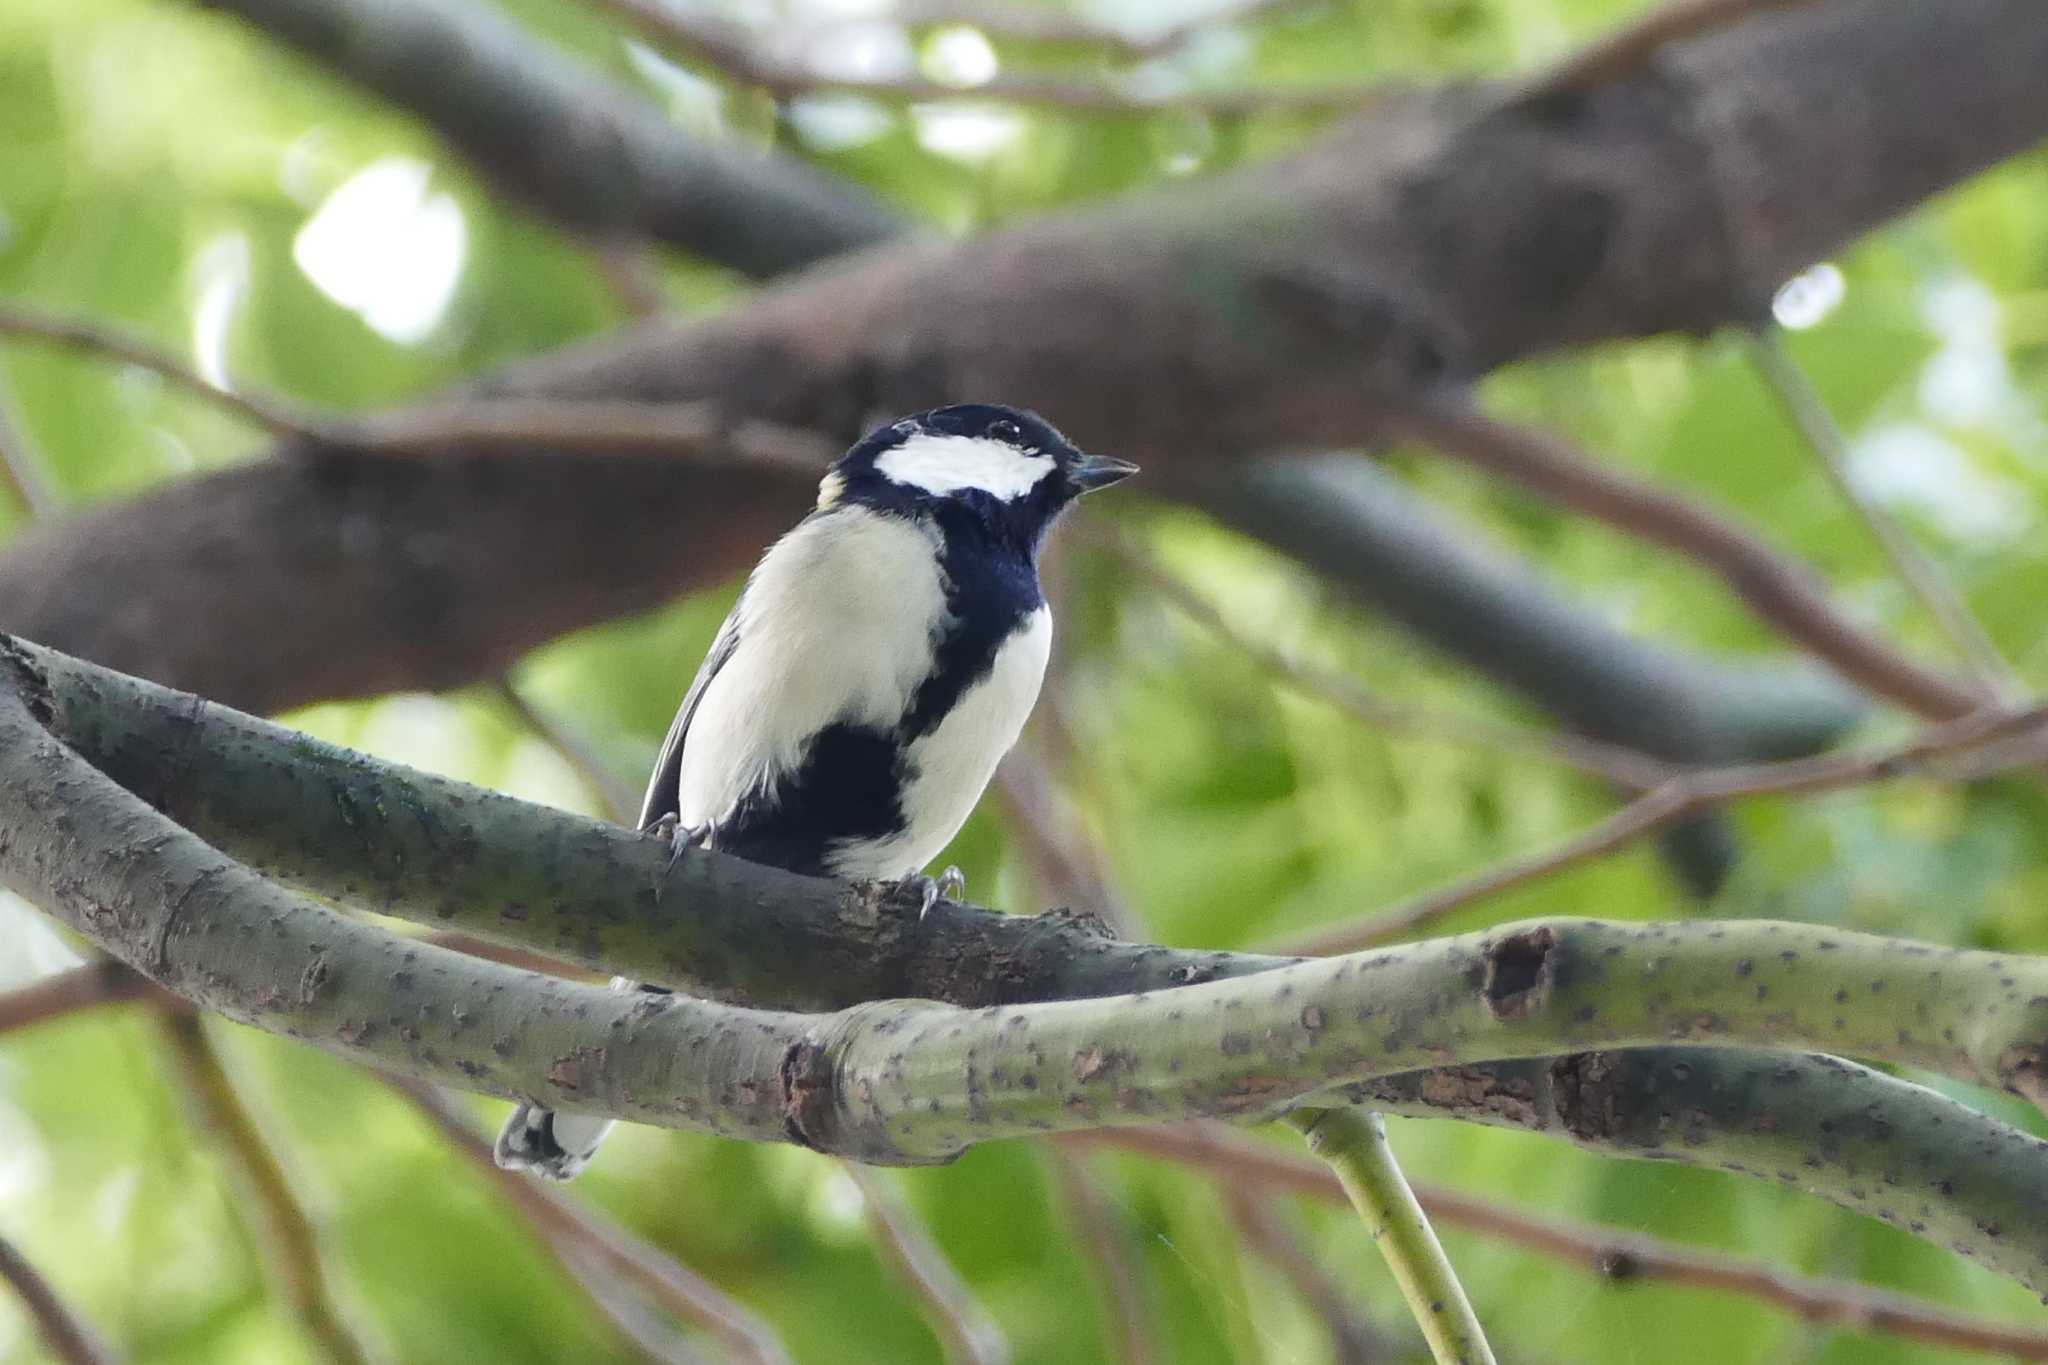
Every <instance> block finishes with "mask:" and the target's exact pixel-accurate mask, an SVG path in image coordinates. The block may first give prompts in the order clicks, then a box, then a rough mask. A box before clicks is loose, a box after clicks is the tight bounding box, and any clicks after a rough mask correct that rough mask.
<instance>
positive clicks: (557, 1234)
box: [380, 1076, 790, 1365]
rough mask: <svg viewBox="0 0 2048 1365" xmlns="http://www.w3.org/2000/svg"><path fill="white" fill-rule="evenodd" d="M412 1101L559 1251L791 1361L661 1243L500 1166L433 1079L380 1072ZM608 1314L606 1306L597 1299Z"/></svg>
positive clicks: (743, 1349)
mask: <svg viewBox="0 0 2048 1365" xmlns="http://www.w3.org/2000/svg"><path fill="white" fill-rule="evenodd" d="M380 1079H382V1080H383V1081H385V1082H386V1084H388V1085H390V1086H391V1088H392V1089H393V1090H396V1091H397V1092H398V1093H399V1094H401V1095H403V1096H405V1098H407V1099H408V1100H411V1101H412V1103H413V1104H414V1106H415V1107H417V1108H418V1109H419V1111H420V1113H421V1114H423V1115H425V1116H426V1118H427V1119H428V1121H429V1122H431V1123H432V1124H433V1125H434V1127H436V1128H438V1129H440V1130H441V1132H442V1134H443V1135H444V1136H446V1137H447V1139H448V1141H449V1143H450V1144H451V1145H452V1146H453V1147H454V1148H455V1150H456V1151H457V1152H459V1153H461V1154H462V1156H464V1157H465V1158H467V1159H468V1161H469V1163H470V1164H471V1165H473V1166H475V1167H476V1168H477V1169H478V1170H479V1171H481V1172H483V1173H484V1174H485V1175H486V1176H487V1177H488V1178H489V1179H490V1180H491V1181H493V1182H494V1183H495V1185H496V1187H497V1189H498V1192H499V1193H500V1194H501V1195H503V1196H504V1197H505V1199H506V1201H507V1202H508V1203H510V1204H511V1205H512V1207H513V1208H515V1209H517V1210H518V1211H519V1213H520V1214H521V1215H522V1216H523V1217H524V1218H525V1219H526V1221H527V1222H528V1223H529V1224H530V1225H531V1226H532V1227H533V1230H534V1233H535V1235H536V1236H538V1237H539V1238H540V1239H541V1242H542V1243H543V1245H545V1246H546V1247H547V1248H548V1250H549V1252H550V1253H552V1254H554V1255H556V1256H558V1257H559V1256H563V1255H570V1254H582V1255H587V1256H589V1257H591V1258H592V1259H594V1260H595V1261H596V1262H597V1263H598V1264H599V1265H601V1266H603V1267H604V1269H605V1271H606V1272H607V1273H608V1274H610V1275H612V1276H613V1277H615V1278H617V1279H620V1280H624V1281H627V1282H629V1283H631V1284H633V1285H635V1286H636V1287H638V1288H639V1290H640V1291H641V1292H642V1293H645V1294H646V1295H647V1296H648V1297H649V1298H651V1299H652V1300H653V1301H654V1302H656V1303H658V1304H660V1305H661V1306H662V1307H663V1308H665V1309H667V1310H668V1311H669V1312H671V1313H673V1314H675V1315H676V1317H678V1318H680V1319H681V1320H683V1321H684V1322H687V1323H689V1324H691V1325H692V1326H694V1327H697V1328H699V1329H701V1330H702V1331H704V1332H705V1333H706V1334H708V1335H710V1336H712V1337H715V1338H717V1339H718V1340H719V1341H720V1342H721V1343H723V1344H724V1346H725V1347H726V1349H727V1350H729V1351H731V1352H732V1353H733V1354H734V1355H736V1356H738V1357H739V1358H741V1359H742V1360H748V1361H753V1362H755V1365H790V1358H789V1352H788V1351H787V1350H786V1349H785V1348H784V1347H783V1345H782V1342H781V1340H780V1339H779V1338H778V1337H777V1335H776V1333H775V1330H774V1329H773V1328H772V1327H770V1326H769V1325H768V1324H767V1323H765V1322H763V1321H762V1320H761V1319H760V1318H758V1317H757V1316H755V1315H754V1313H753V1312H752V1311H751V1310H750V1309H748V1308H746V1307H745V1306H743V1305H742V1304H740V1303H738V1302H736V1301H735V1300H733V1299H732V1298H730V1297H728V1296H727V1295H726V1294H724V1293H723V1292H721V1291H720V1290H719V1289H718V1288H717V1286H715V1285H713V1284H711V1283H710V1282H709V1281H708V1280H705V1279H704V1278H702V1277H701V1276H699V1275H698V1274H696V1272H694V1271H692V1270H690V1269H689V1268H688V1267H687V1266H684V1265H682V1264H681V1263H680V1262H678V1261H676V1260H675V1259H674V1258H673V1257H671V1256H668V1255H666V1254H665V1253H664V1252H662V1251H661V1249H660V1248H658V1247H656V1246H654V1245H652V1244H650V1243H648V1242H645V1241H643V1240H641V1239H640V1238H638V1237H635V1236H634V1235H633V1234H632V1233H630V1232H628V1231H626V1230H625V1229H624V1228H621V1227H617V1226H615V1225H613V1224H610V1223H607V1222H604V1221H602V1220H601V1219H599V1218H598V1217H597V1216H596V1215H594V1214H592V1213H589V1212H586V1211H585V1210H583V1209H582V1208H580V1207H578V1206H577V1205H576V1204H574V1203H572V1202H571V1201H570V1200H568V1199H567V1198H565V1197H563V1196H562V1195H560V1194H558V1193H556V1192H555V1191H554V1190H553V1189H552V1188H550V1187H549V1186H547V1185H544V1184H542V1183H541V1182H539V1181H537V1180H532V1179H529V1178H527V1177H525V1176H522V1175H520V1174H519V1173H518V1172H517V1171H507V1170H502V1169H500V1168H499V1166H498V1164H497V1163H496V1162H495V1161H494V1160H492V1158H491V1147H490V1144H489V1143H487V1142H485V1141H484V1140H483V1139H482V1138H481V1137H479V1136H478V1135H477V1132H476V1129H475V1128H474V1126H473V1125H472V1124H471V1122H470V1119H469V1115H468V1114H466V1113H464V1112H463V1111H462V1109H461V1108H460V1107H459V1106H457V1105H456V1104H454V1103H452V1102H451V1101H449V1100H448V1099H446V1098H444V1097H443V1096H442V1095H441V1093H440V1092H439V1091H438V1090H436V1089H434V1088H433V1087H432V1086H430V1085H425V1084H422V1083H420V1082H418V1081H410V1080H404V1079H401V1078H398V1077H391V1076H384V1077H380ZM599 1306H600V1307H601V1308H604V1309H605V1311H606V1312H607V1313H609V1308H608V1307H606V1306H605V1305H604V1304H602V1303H600V1305H599Z"/></svg>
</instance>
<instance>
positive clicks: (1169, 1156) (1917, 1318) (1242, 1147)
mask: <svg viewBox="0 0 2048 1365" xmlns="http://www.w3.org/2000/svg"><path fill="white" fill-rule="evenodd" d="M1059 1141H1060V1143H1061V1145H1070V1144H1071V1145H1079V1146H1107V1147H1116V1148H1120V1149H1124V1150H1128V1151H1137V1152H1143V1153H1145V1154H1147V1155H1149V1156H1154V1157H1158V1158H1161V1159H1163V1160H1167V1161H1177V1162H1181V1163H1183V1164H1187V1165H1195V1166H1201V1167H1203V1168H1204V1169H1207V1170H1210V1171H1213V1172H1217V1173H1219V1174H1222V1175H1224V1176H1227V1177H1228V1178H1229V1179H1231V1180H1232V1181H1235V1182H1239V1183H1240V1184H1248V1185H1253V1186H1256V1187H1258V1188H1260V1189H1263V1190H1269V1191H1274V1192H1282V1191H1284V1192H1286V1193H1290V1194H1298V1195H1304V1196H1307V1197H1308V1198H1311V1199H1317V1200H1320V1201H1321V1202H1323V1203H1326V1204H1342V1203H1344V1202H1345V1199H1344V1191H1343V1189H1342V1188H1341V1187H1340V1186H1339V1185H1338V1184H1337V1182H1336V1180H1335V1179H1334V1178H1333V1177H1332V1176H1331V1174H1330V1172H1329V1171H1328V1170H1327V1169H1325V1168H1324V1167H1323V1166H1321V1165H1320V1164H1318V1163H1317V1162H1314V1161H1311V1160H1309V1159H1307V1158H1306V1157H1302V1156H1299V1155H1297V1154H1295V1153H1293V1152H1289V1151H1285V1150H1283V1149H1281V1148H1279V1147H1276V1146H1274V1145H1273V1144H1271V1143H1268V1142H1261V1141H1258V1140H1257V1139H1255V1138H1252V1137H1250V1136H1247V1135H1245V1134H1242V1133H1236V1132H1232V1131H1231V1130H1229V1129H1227V1128H1224V1127H1222V1126H1220V1125H1217V1124H1201V1125H1178V1126H1174V1127H1168V1128H1122V1129H1104V1130H1102V1131H1099V1132H1092V1133H1078V1134H1070V1135H1068V1136H1066V1137H1063V1138H1061V1139H1060V1140H1059ZM1416 1197H1417V1198H1418V1199H1420V1200H1421V1201H1422V1206H1423V1207H1424V1208H1425V1209H1427V1210H1428V1211H1429V1214H1430V1216H1431V1217H1433V1218H1435V1219H1436V1220H1437V1221H1439V1222H1441V1223H1444V1224H1447V1225H1451V1226H1457V1227H1464V1228H1469V1229H1471V1230H1472V1231H1474V1232H1477V1233H1480V1234H1482V1235H1484V1236H1488V1237H1493V1238H1497V1239H1499V1240H1501V1241H1504V1242H1508V1243H1511V1244H1513V1245H1515V1246H1518V1247H1521V1248H1523V1249H1524V1250H1527V1251H1530V1252H1533V1253H1535V1254H1536V1255H1539V1256H1547V1257H1550V1258H1552V1259H1554V1260H1559V1261H1563V1262H1565V1263H1567V1264H1569V1265H1575V1266H1578V1267H1579V1268H1580V1269H1582V1270H1590V1271H1593V1272H1595V1273H1597V1274H1600V1275H1604V1276H1606V1277H1608V1278H1609V1279H1612V1280H1615V1281H1624V1280H1661V1281H1664V1282H1666V1283H1669V1284H1682V1285H1690V1286H1692V1287H1694V1288H1699V1289H1716V1290H1721V1291H1724V1292H1727V1293H1733V1294H1741V1295H1743V1296H1745V1297H1747V1298H1751V1299H1755V1300H1757V1301H1758V1302H1761V1303H1769V1304H1773V1305H1775V1306H1777V1307H1779V1308H1782V1309H1785V1310H1786V1311H1788V1312H1791V1313H1794V1314H1797V1315H1798V1316H1799V1317H1801V1318H1804V1319H1806V1320H1807V1321H1809V1322H1813V1323H1820V1324H1830V1325H1834V1326H1841V1327H1847V1328H1851V1329H1854V1330H1857V1331H1863V1332H1872V1333H1885V1334H1888V1335H1892V1336H1899V1337H1906V1338H1909V1339H1911V1340H1915V1341H1925V1342H1931V1343H1934V1344H1936V1345H1941V1346H1950V1347H1956V1348H1959V1349H1962V1350H1969V1351H1989V1352H1994V1353H2003V1354H2006V1355H2010V1356H2014V1357H2016V1358H2018V1359H2022V1360H2048V1332H2044V1331H2041V1330H2039V1329H2037V1328H2029V1327H2023V1326H2020V1325H2018V1324H2016V1323H2002V1322H1998V1321H1996V1320H1994V1319H1991V1318H1983V1317H1977V1316H1974V1315H1971V1314H1967V1313H1957V1312H1954V1311H1951V1310H1949V1309H1947V1308H1943V1307H1941V1306H1940V1305H1938V1304H1932V1303H1927V1302H1924V1301H1922V1300H1919V1299H1914V1298H1909V1297H1907V1296H1906V1295H1903V1294H1894V1293H1891V1292H1889V1291H1887V1290H1882V1289H1872V1288H1869V1287H1866V1286H1864V1285H1860V1284H1851V1283H1847V1282H1844V1281H1840V1280H1823V1279H1813V1278H1808V1277H1806V1276H1803V1275H1795V1274H1791V1273H1788V1272H1785V1271H1780V1270H1778V1269H1776V1268H1774V1267H1772V1266H1768V1265H1765V1264H1764V1263H1762V1262H1760V1261H1754V1260H1749V1259H1747V1258H1745V1257H1740V1256H1729V1255H1724V1254H1722V1253H1719V1252H1712V1251H1698V1250H1694V1249H1693V1248H1691V1247H1685V1246H1680V1245H1678V1244H1677V1243H1674V1242H1666V1241H1663V1240H1661V1239H1659V1238H1655V1237H1649V1236H1644V1235H1641V1234H1638V1233H1632V1232H1625V1231H1622V1230H1621V1229H1619V1228H1610V1227H1603V1226H1600V1225H1599V1224H1595V1223H1580V1222H1573V1221H1569V1220H1566V1219H1558V1218H1548V1217H1544V1216H1541V1215H1538V1214H1533V1213H1525V1212H1521V1211H1518V1210H1515V1209H1512V1208H1509V1207H1507V1206H1506V1205H1503V1204H1499V1203H1496V1202H1494V1201H1492V1200H1488V1199H1481V1198H1478V1197H1477V1196H1474V1195H1469V1194H1464V1193H1462V1192H1459V1191H1455V1190H1451V1189H1448V1188H1445V1187H1442V1186H1432V1185H1427V1184H1424V1185H1419V1186H1417V1187H1416Z"/></svg>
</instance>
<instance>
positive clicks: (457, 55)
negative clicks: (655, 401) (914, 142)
mask: <svg viewBox="0 0 2048 1365" xmlns="http://www.w3.org/2000/svg"><path fill="white" fill-rule="evenodd" d="M195 3H198V4H200V5H201V6H202V7H204V8H207V9H214V10H220V11H222V12H225V13H229V14H233V15H235V16H236V17H237V18H239V19H241V20H243V21H245V22H246V23H249V24H251V25H253V26H255V27H256V28H257V29H259V30H261V31H262V32H263V33H265V34H266V35H268V36H269V37H271V38H274V39H276V40H277V41H279V42H281V43H284V44H286V45H287V46H290V47H292V48H295V49H297V50H298V51H299V52H301V53H303V54H305V55H306V56H307V57H310V58H312V59H313V60H314V61H316V62H318V63H320V64H321V65H322V66H325V67H326V68H328V69H329V70H331V71H333V72H335V73H336V74H337V75H340V76H342V77H344V78H346V79H347V80H350V81H352V82H354V83H355V84H357V85H360V86H362V87H364V88H365V89H367V90H368V91H370V92H371V93H373V94H375V95H377V96H379V97H380V98H382V99H385V100H389V101H390V102H391V103H393V104H395V105H397V106H399V107H400V108H403V109H406V110H408V111H409V112H411V113H412V114H414V115H415V116H417V117H418V118H420V119H421V120H422V121H424V122H425V123H426V124H427V125H428V126H429V127H430V128H432V129H433V130H434V131H435V132H437V133H439V134H440V135H441V137H442V138H443V139H444V140H446V141H447V142H448V143H449V144H450V146H451V147H452V148H453V149H454V150H455V151H456V152H458V153H460V154H461V155H462V156H464V157H466V158H468V160H469V162H470V164H471V165H472V166H473V167H475V168H476V170H477V171H478V172H479V173H480V174H481V175H483V177H484V178H485V179H487V180H489V181H490V182H491V183H492V184H493V185H494V186H496V187H497V188H498V189H499V190H500V191H502V192H503V193H505V194H507V195H508V196H510V197H511V198H513V199H515V200H518V201H519V202H521V203H524V204H526V205H527V206H529V207H531V208H534V209H537V210H539V211H540V212H542V213H544V214H546V215H547V216H549V217H551V218H554V219H556V220H557V221H559V222H561V223H563V224H565V225H567V226H568V227H570V228H572V229H574V230H576V231H578V232H580V233H583V234H585V235H587V236H590V237H594V238H598V239H600V240H602V239H608V238H618V237H625V236H640V237H647V238H650V239H652V240H654V241H657V242H662V243H664V244H666V245H668V246H672V247H677V248H679V249H681V250H684V251H690V252H694V253H696V254H697V255H700V256H703V257H705V258H706V259H708V260H711V261H715V262H717V263H719V264H722V265H728V266H731V267H732V268H733V269H735V270H739V271H741V272H743V273H746V274H749V275H755V276H766V275H775V274H780V273H782V272H783V271H786V270H791V269H795V268H797V267H799V266H804V265H808V264H810V263H811V262H813V261H817V260H819V259H821V258H823V257H826V256H831V255H836V254H838V253H839V252H841V251H845V250H847V249H848V248H849V247H853V246H862V245H866V244H868V243H871V242H876V241H880V240H881V239H882V238H884V237H888V236H891V235H893V234H894V233H895V232H896V230H897V227H898V222H897V220H896V218H895V217H894V215H893V214H891V213H890V211H889V210H888V209H886V208H884V207H882V206H881V205H880V204H879V203H877V202H876V201H875V200H873V199H872V198H870V197H869V196H868V195H867V194H865V193H864V192H862V191H861V190H858V189H855V188H854V187H852V186H850V185H848V184H847V183H846V182H844V181H841V180H837V179H835V178H833V177H831V176H827V175H824V174H822V173H820V172H818V171H815V170H812V169H811V168H810V167H808V166H805V165H803V164H802V163H801V162H798V161H796V160H794V159H792V158H789V157H786V156H783V155H781V154H778V153H772V152H771V153H768V154H765V155H761V154H756V153H753V152H740V151H738V150H734V149H728V148H724V147H714V146H702V145H698V144H695V143H692V142H691V141H689V140H688V139H687V138H686V137H684V136H683V134H682V133H681V132H680V131H679V130H678V129H677V128H676V127H675V125H674V124H672V123H670V122H669V121H668V120H667V119H666V118H664V117H662V115H661V113H660V112H659V111H658V110H657V109H656V108H655V107H654V105H653V104H652V103H650V102H648V101H646V100H644V99H642V98H640V97H638V96H637V95H635V94H633V93H631V92H628V91H627V90H625V89H622V88H621V87H619V86H617V85H614V84H613V83H611V82H610V81H607V80H605V79H603V78H601V77H599V76H597V75H595V74H593V73H591V72H589V71H587V70H584V69H582V68H581V67H579V66H578V65H577V64H576V63H574V62H572V61H570V60H569V59H567V58H566V57H564V56H563V55H562V54H561V53H559V52H558V51H556V50H555V49H553V48H551V47H549V46H548V45H547V44H545V43H543V42H541V41H539V40H538V39H536V38H532V37H530V36H528V35H527V34H526V33H524V32H523V31H521V30H520V29H518V28H517V27H515V26H514V25H513V24H512V23H511V22H510V21H509V20H507V19H504V18H502V17H500V16H499V15H498V13H497V12H496V11H495V10H493V9H491V8H489V7H487V6H483V5H475V4H464V3H459V2H458V0H347V2H346V3H340V2H339V0H195Z"/></svg>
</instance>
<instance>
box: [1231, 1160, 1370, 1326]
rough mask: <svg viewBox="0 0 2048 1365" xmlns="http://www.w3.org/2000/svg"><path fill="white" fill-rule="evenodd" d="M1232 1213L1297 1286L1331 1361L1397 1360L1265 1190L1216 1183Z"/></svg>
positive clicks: (1244, 1233) (1243, 1233)
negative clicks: (1315, 1319) (1323, 1333)
mask: <svg viewBox="0 0 2048 1365" xmlns="http://www.w3.org/2000/svg"><path fill="white" fill-rule="evenodd" d="M1216 1186H1217V1189H1218V1190H1219V1191H1220V1192H1221V1193H1222V1195H1223V1202H1224V1206H1225V1207H1226V1208H1228V1209H1229V1210H1230V1217H1231V1221H1233V1222H1234V1223H1236V1224H1237V1230H1238V1232H1239V1234H1240V1235H1241V1236H1243V1238H1244V1239H1245V1241H1247V1242H1249V1243H1250V1244H1251V1246H1252V1249H1253V1250H1255V1251H1257V1252H1258V1253H1259V1255H1261V1256H1262V1257H1264V1258H1265V1259H1266V1261H1267V1262H1268V1263H1269V1264H1270V1265H1272V1267H1273V1268H1274V1269H1275V1270H1277V1271H1279V1272H1280V1273H1281V1274H1282V1275H1285V1276H1286V1277H1287V1279H1288V1281H1289V1282H1290V1283H1292V1284H1293V1285H1294V1291H1295V1292H1296V1293H1297V1294H1299V1295H1301V1298H1302V1302H1304V1303H1306V1304H1307V1305H1308V1306H1309V1308H1310V1310H1311V1311H1312V1312H1314V1313H1315V1315H1316V1316H1317V1317H1319V1318H1321V1319H1322V1322H1323V1330H1324V1331H1326V1332H1328V1333H1329V1334H1330V1358H1331V1360H1332V1361H1333V1362H1334V1365H1380V1362H1382V1361H1388V1360H1393V1359H1395V1358H1396V1352H1395V1350H1394V1348H1393V1346H1392V1344H1391V1343H1390V1342H1388V1341H1387V1340H1386V1338H1385V1337H1384V1336H1382V1335H1381V1334H1380V1332H1379V1330H1378V1329H1377V1328H1375V1327H1374V1326H1373V1325H1372V1323H1371V1321H1370V1320H1369V1319H1367V1318H1366V1316H1365V1315H1364V1314H1363V1313H1361V1312H1360V1311H1359V1309H1358V1306H1357V1305H1356V1304H1354V1303H1353V1302H1352V1301H1351V1296H1350V1295H1348V1294H1346V1293H1345V1292H1344V1289H1343V1287H1342V1286H1340V1285H1339V1284H1338V1283H1337V1282H1336V1281H1335V1280H1333V1279H1331V1278H1330V1275H1329V1272H1327V1271H1326V1270H1324V1269H1323V1267H1322V1266H1321V1265H1319V1264H1317V1262H1316V1259H1315V1257H1313V1256H1311V1255H1310V1254H1309V1252H1308V1249H1307V1248H1305V1247H1303V1246H1302V1244H1301V1242H1300V1239H1298V1238H1297V1237H1296V1236H1295V1235H1294V1233H1293V1231H1292V1230H1291V1229H1289V1228H1288V1227H1287V1226H1286V1224H1285V1223H1283V1222H1282V1221H1281V1219H1280V1216H1279V1214H1278V1213H1276V1212H1275V1211H1274V1210H1273V1209H1272V1208H1271V1207H1270V1206H1269V1205H1268V1204H1267V1202H1266V1199H1265V1197H1264V1193H1263V1191H1262V1192H1260V1193H1258V1194H1254V1193H1252V1191H1251V1190H1250V1189H1248V1188H1246V1187H1245V1186H1244V1185H1240V1184H1236V1183H1234V1182H1231V1181H1228V1180H1219V1181H1217V1182H1216Z"/></svg>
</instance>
